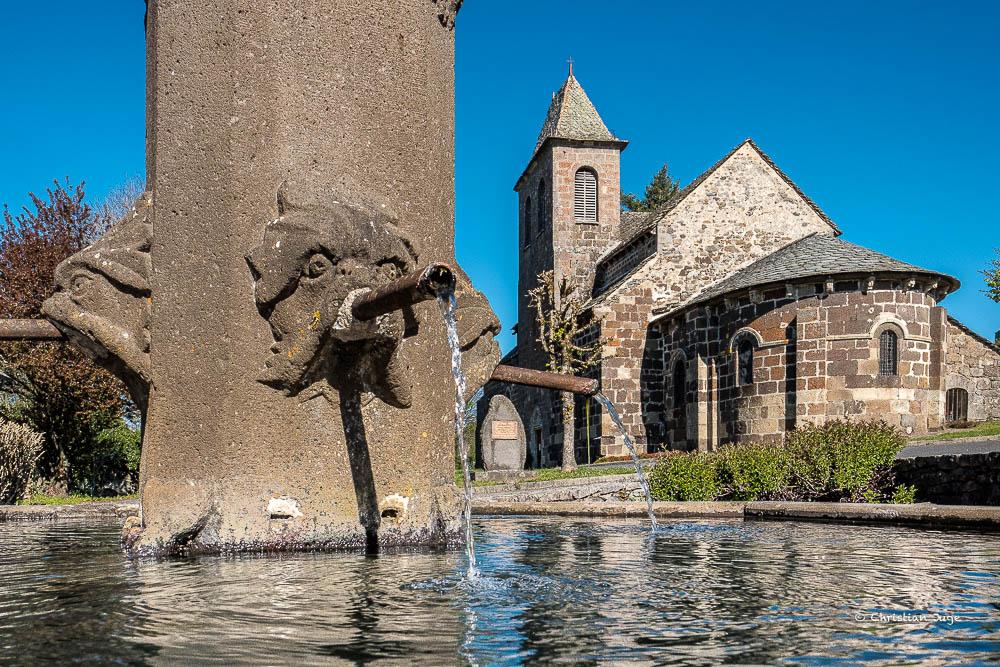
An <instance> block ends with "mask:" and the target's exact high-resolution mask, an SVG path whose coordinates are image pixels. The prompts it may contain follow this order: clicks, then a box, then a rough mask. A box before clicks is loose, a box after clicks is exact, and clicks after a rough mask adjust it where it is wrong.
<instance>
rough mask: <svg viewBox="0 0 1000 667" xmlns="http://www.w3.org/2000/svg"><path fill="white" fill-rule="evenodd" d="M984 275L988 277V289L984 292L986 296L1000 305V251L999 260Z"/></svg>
mask: <svg viewBox="0 0 1000 667" xmlns="http://www.w3.org/2000/svg"><path fill="white" fill-rule="evenodd" d="M982 273H983V276H985V277H986V289H985V290H984V291H985V292H986V296H988V297H990V298H991V299H993V300H994V301H996V302H997V303H1000V249H998V250H997V258H996V259H994V260H993V262H992V263H991V264H990V266H989V268H987V269H986V270H985V271H983V272H982Z"/></svg>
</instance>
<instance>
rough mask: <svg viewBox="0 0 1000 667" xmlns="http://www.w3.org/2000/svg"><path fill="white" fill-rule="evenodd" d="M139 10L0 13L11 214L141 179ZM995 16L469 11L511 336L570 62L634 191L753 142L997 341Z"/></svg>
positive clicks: (600, 8)
mask: <svg viewBox="0 0 1000 667" xmlns="http://www.w3.org/2000/svg"><path fill="white" fill-rule="evenodd" d="M142 13H143V3H142V0H119V1H117V2H99V3H80V2H77V1H74V2H69V1H68V0H52V1H50V2H48V3H45V5H44V9H40V8H39V6H38V5H29V4H28V3H3V7H2V8H0V44H2V45H3V47H2V48H3V56H4V57H3V58H0V201H2V202H8V203H10V204H11V206H12V208H17V207H19V206H20V205H21V204H23V203H24V202H25V201H26V193H27V192H28V191H29V190H35V191H40V190H43V189H44V188H45V187H46V185H47V184H48V183H50V182H51V180H52V179H53V178H56V177H63V176H69V177H70V178H71V179H74V180H79V179H86V180H87V182H88V185H89V187H88V189H89V192H90V193H91V195H92V196H94V197H95V198H100V197H101V196H103V195H104V194H105V193H106V192H107V191H108V190H109V189H110V188H112V187H113V186H114V185H116V184H117V183H120V182H122V181H123V180H124V179H126V178H127V177H129V176H132V175H141V174H142V170H143V165H144V157H143V151H144V129H143V123H144V118H143V113H144V112H143V105H144V80H143V77H144V63H143V58H144V46H143V34H142ZM998 33H1000V3H987V2H981V3H976V2H958V3H948V4H945V3H941V2H933V3H932V2H919V1H916V0H913V1H908V2H891V1H883V2H879V3H871V2H838V3H803V2H768V3H744V2H706V3H690V2H686V3H674V2H659V1H657V2H652V1H649V2H627V1H623V2H619V3H614V4H610V5H609V4H608V3H605V2H596V1H593V0H546V2H543V3H531V4H530V5H524V4H516V3H507V2H500V1H498V0H492V1H490V0H468V1H467V2H466V3H465V6H464V7H463V9H462V12H461V13H460V14H459V19H458V28H457V53H458V64H457V91H456V92H457V165H456V168H457V190H458V192H457V195H458V196H457V232H456V233H457V253H458V259H459V261H460V262H461V263H462V265H463V266H464V267H465V268H466V270H467V271H468V272H469V273H470V275H471V276H472V278H473V280H474V281H475V283H476V285H477V286H478V287H479V288H480V289H482V290H483V291H485V292H486V294H487V296H489V298H490V301H491V302H492V303H493V305H494V308H495V309H496V311H497V314H498V315H499V316H500V317H501V319H502V321H503V323H504V329H505V332H504V338H503V340H502V341H501V342H502V344H503V347H504V349H505V350H506V349H509V347H510V345H511V344H512V338H511V337H510V335H509V329H510V326H511V325H513V324H514V321H515V313H516V309H515V299H516V295H515V290H516V276H517V271H516V262H517V244H516V237H517V225H516V199H515V195H514V193H513V191H512V188H513V185H514V181H515V179H516V178H517V176H518V175H519V174H520V173H521V170H522V169H523V167H524V166H525V163H526V161H527V159H528V158H529V157H530V153H531V150H532V148H533V146H534V141H535V138H536V136H537V134H538V130H539V128H540V126H541V123H542V120H543V118H544V115H545V111H546V108H547V106H548V103H549V101H550V99H551V96H552V92H553V91H554V90H556V89H557V88H558V87H559V86H560V84H561V83H562V81H563V79H564V78H565V75H566V59H567V58H568V57H572V58H573V59H574V61H575V63H576V65H575V72H576V75H577V78H578V79H579V80H580V82H581V83H582V84H583V86H584V87H585V88H586V90H587V92H588V94H589V95H590V97H591V99H592V100H593V101H594V103H595V105H596V106H597V108H598V110H599V111H600V113H601V114H602V116H603V117H604V120H605V122H606V123H607V125H608V127H609V128H611V130H612V131H613V132H615V133H616V134H617V135H619V136H621V137H623V138H625V139H628V140H629V141H630V142H631V144H630V146H629V147H628V149H627V150H626V151H625V153H624V154H623V156H622V174H623V175H622V178H623V187H624V188H625V189H627V190H632V191H639V190H641V189H642V188H643V186H644V185H645V183H646V182H647V181H648V179H649V177H650V176H651V175H652V174H653V172H655V171H656V169H657V168H658V167H659V166H660V165H661V164H662V163H664V162H668V163H669V164H670V169H671V173H672V174H673V175H674V176H675V177H677V178H679V179H680V180H681V181H682V182H684V183H686V182H687V181H689V180H691V179H692V178H694V177H695V176H697V175H698V174H699V173H701V172H702V171H703V170H704V169H705V168H707V167H708V166H710V165H711V164H712V163H714V162H715V161H716V160H717V159H718V158H720V157H721V156H722V155H724V154H725V153H726V152H727V151H728V150H730V149H731V148H732V147H733V146H735V145H736V144H738V143H739V142H740V141H742V140H743V139H745V138H746V137H753V138H754V139H755V140H757V142H758V144H759V145H760V146H761V148H763V149H764V150H765V151H766V152H767V153H769V154H770V155H771V157H772V158H774V159H775V161H776V162H777V163H778V164H779V165H780V166H781V168H782V169H783V170H784V171H785V172H786V173H787V174H788V175H789V176H790V177H791V178H792V179H793V180H794V181H795V182H796V183H797V184H798V185H799V186H800V187H801V188H802V189H803V190H804V191H805V192H806V193H807V194H808V195H809V196H810V197H812V198H813V199H814V200H815V201H816V202H817V203H818V204H819V205H820V206H821V207H822V208H823V209H824V210H825V211H826V212H827V213H828V214H829V215H830V217H831V218H833V220H834V221H836V222H837V224H838V225H839V226H840V227H841V228H842V229H843V230H844V238H846V239H847V240H849V241H852V242H855V243H860V244H862V245H867V246H870V247H872V248H874V249H876V250H879V251H881V252H884V253H887V254H889V255H892V256H894V257H898V258H899V259H902V260H905V261H908V262H911V263H914V264H918V265H921V266H925V267H928V268H932V269H936V270H940V271H944V272H947V273H950V274H951V275H954V276H956V277H958V278H959V279H960V280H961V281H962V283H963V288H962V289H961V290H960V291H959V292H958V293H957V294H954V295H952V296H949V297H948V298H947V299H946V300H945V302H944V305H945V306H947V307H948V308H949V310H950V311H951V312H952V314H954V315H956V316H957V317H959V318H960V319H962V320H963V321H965V322H966V323H967V324H968V325H969V326H971V327H972V328H973V329H975V330H976V331H978V332H980V333H981V334H983V335H986V336H989V337H990V338H992V334H993V332H994V331H995V330H997V329H1000V305H998V304H994V303H992V302H991V301H989V300H988V299H986V297H985V296H983V295H982V293H981V292H980V289H981V287H982V279H981V277H980V276H979V274H978V270H979V269H981V268H983V267H985V266H986V264H987V263H988V261H989V259H990V258H991V256H992V254H993V247H994V246H1000V219H998V218H1000V216H998V214H997V209H996V205H995V202H996V200H997V195H998V194H1000V187H998V185H997V176H996V174H995V172H996V169H995V166H994V164H995V156H996V155H997V153H998V149H1000V133H998V130H997V122H996V117H997V107H998V104H997V103H998V101H1000V100H998V98H1000V86H998V72H1000V47H998V46H997V44H996V38H995V35H997V34H998Z"/></svg>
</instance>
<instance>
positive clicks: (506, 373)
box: [490, 364, 601, 396]
mask: <svg viewBox="0 0 1000 667" xmlns="http://www.w3.org/2000/svg"><path fill="white" fill-rule="evenodd" d="M490 379H491V380H496V381H497V382H509V383H511V384H523V385H527V386H529V387H541V388H543V389H554V390H556V391H568V392H571V393H574V394H582V395H583V396H593V395H595V394H597V392H598V391H600V388H601V387H600V383H599V382H598V381H597V380H594V379H592V378H581V377H576V376H575V375H565V374H563V373H548V372H546V371H536V370H532V369H530V368H518V367H516V366H504V365H502V364H501V365H500V366H497V367H496V369H495V370H494V371H493V375H492V376H491V377H490Z"/></svg>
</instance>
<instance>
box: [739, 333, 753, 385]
mask: <svg viewBox="0 0 1000 667" xmlns="http://www.w3.org/2000/svg"><path fill="white" fill-rule="evenodd" d="M756 342H757V341H755V340H754V339H753V337H752V336H743V337H742V338H740V340H739V341H737V343H736V386H737V387H750V386H753V384H754V375H753V363H754V357H755V356H756V351H757V345H756ZM743 350H748V351H749V358H748V359H746V360H744V358H743Z"/></svg>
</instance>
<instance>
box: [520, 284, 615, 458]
mask: <svg viewBox="0 0 1000 667" xmlns="http://www.w3.org/2000/svg"><path fill="white" fill-rule="evenodd" d="M528 299H529V301H530V303H531V305H532V306H533V307H534V308H535V317H536V320H537V323H538V342H539V343H540V344H541V346H542V349H543V350H544V351H545V354H546V355H547V356H548V358H549V361H548V367H549V370H550V371H552V372H554V373H565V374H567V375H575V374H576V373H578V372H581V371H585V370H587V369H588V368H591V367H592V366H594V365H595V364H597V363H598V362H599V361H600V360H601V355H602V352H603V350H604V345H603V342H602V341H597V342H595V343H591V344H589V345H581V344H580V337H581V334H583V333H584V332H586V331H587V330H588V329H590V328H591V327H593V326H597V327H600V320H595V319H593V318H589V319H588V318H584V317H583V305H584V303H585V301H586V299H584V298H582V297H581V296H580V290H577V289H576V288H575V287H574V286H572V285H570V283H569V281H567V280H566V278H565V276H564V277H563V278H562V280H560V281H559V283H558V284H557V283H556V279H555V275H554V274H553V272H552V271H543V272H542V273H540V274H538V286H537V287H535V288H534V289H532V290H529V291H528ZM573 405H574V402H573V394H571V393H570V392H568V391H564V392H562V418H563V448H562V449H563V451H562V469H563V470H566V471H572V470H576V452H575V451H574V447H573V435H574V433H573V432H574V428H573Z"/></svg>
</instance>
